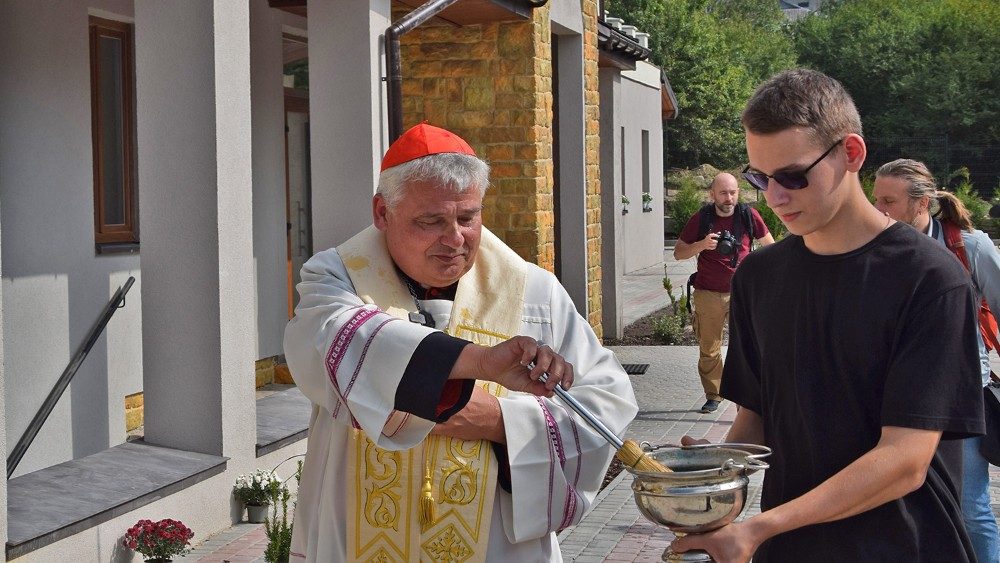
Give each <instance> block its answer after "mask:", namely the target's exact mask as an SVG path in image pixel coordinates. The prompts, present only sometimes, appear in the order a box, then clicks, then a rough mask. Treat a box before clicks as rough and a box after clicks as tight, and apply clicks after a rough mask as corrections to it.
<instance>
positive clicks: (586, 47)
mask: <svg viewBox="0 0 1000 563" xmlns="http://www.w3.org/2000/svg"><path fill="white" fill-rule="evenodd" d="M581 8H582V10H583V28H584V32H583V56H584V67H583V70H584V77H583V80H584V82H583V86H584V106H583V107H584V113H585V116H584V117H585V119H586V121H585V124H586V131H585V143H586V160H585V166H586V171H587V302H588V307H587V310H588V312H589V314H588V319H587V320H588V321H589V322H590V324H591V326H593V327H594V331H595V332H597V336H602V333H603V327H602V325H601V275H602V273H601V124H600V117H601V111H600V106H599V104H600V85H599V69H598V68H597V58H598V53H597V17H598V13H597V11H598V3H597V0H582V1H581Z"/></svg>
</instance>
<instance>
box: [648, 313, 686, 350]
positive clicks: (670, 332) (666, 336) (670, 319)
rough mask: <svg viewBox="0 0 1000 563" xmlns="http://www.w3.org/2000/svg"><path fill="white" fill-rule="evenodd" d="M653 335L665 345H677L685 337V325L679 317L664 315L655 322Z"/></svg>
mask: <svg viewBox="0 0 1000 563" xmlns="http://www.w3.org/2000/svg"><path fill="white" fill-rule="evenodd" d="M653 334H655V335H656V336H657V337H658V338H659V339H660V340H662V341H663V342H664V343H665V344H677V343H679V342H680V341H681V336H683V335H684V325H683V324H681V320H680V318H679V317H676V316H674V315H663V316H662V317H660V318H658V319H656V320H655V321H653Z"/></svg>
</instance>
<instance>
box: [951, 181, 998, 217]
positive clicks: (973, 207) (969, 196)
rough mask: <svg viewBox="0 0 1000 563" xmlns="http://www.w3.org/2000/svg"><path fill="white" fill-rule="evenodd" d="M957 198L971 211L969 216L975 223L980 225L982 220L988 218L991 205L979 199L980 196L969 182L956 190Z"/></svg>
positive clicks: (960, 185) (963, 183)
mask: <svg viewBox="0 0 1000 563" xmlns="http://www.w3.org/2000/svg"><path fill="white" fill-rule="evenodd" d="M955 197H957V198H958V199H959V200H960V201H961V202H962V204H964V205H965V208H966V209H968V210H969V215H971V216H972V221H973V222H975V223H977V224H978V222H979V221H980V220H982V219H986V218H987V213H989V211H990V204H989V203H987V202H986V201H984V200H983V198H981V197H979V194H977V193H976V191H975V190H974V189H973V188H972V184H970V183H969V182H962V183H961V184H959V185H958V187H957V188H955Z"/></svg>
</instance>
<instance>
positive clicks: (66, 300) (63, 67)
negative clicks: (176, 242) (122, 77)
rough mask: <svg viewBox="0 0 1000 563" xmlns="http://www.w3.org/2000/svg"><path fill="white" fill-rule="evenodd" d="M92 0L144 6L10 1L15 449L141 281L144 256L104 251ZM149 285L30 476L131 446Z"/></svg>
mask: <svg viewBox="0 0 1000 563" xmlns="http://www.w3.org/2000/svg"><path fill="white" fill-rule="evenodd" d="M88 6H89V7H90V8H96V9H98V10H100V13H99V15H101V16H102V17H114V16H121V18H122V19H125V20H128V19H130V18H131V16H132V2H131V1H130V0H91V1H89V2H86V3H85V2H80V1H75V0H64V1H56V0H52V1H46V2H34V1H31V0H4V1H3V2H0V69H3V72H0V200H2V201H3V206H2V208H0V225H3V237H2V249H0V253H2V256H3V274H2V279H3V282H2V283H3V289H2V296H3V304H2V309H3V334H4V335H5V337H6V346H5V351H6V353H5V354H4V356H3V373H4V374H5V377H6V388H5V395H4V399H5V404H6V426H7V444H8V447H10V448H12V447H13V446H14V444H15V442H16V441H17V439H18V438H19V437H20V436H21V433H22V432H23V431H24V429H25V428H26V427H27V425H28V422H29V421H30V420H31V418H32V416H34V414H35V411H36V410H37V408H38V407H39V406H40V405H41V403H42V401H43V400H44V398H45V396H46V395H47V394H48V392H49V390H50V389H51V388H52V385H53V384H54V383H55V381H56V380H57V379H58V378H59V375H60V374H61V373H62V371H63V370H64V369H65V368H66V365H67V364H68V363H69V360H70V356H71V355H72V354H73V352H74V351H75V349H76V348H77V347H78V346H79V345H80V343H81V342H82V340H83V339H84V336H85V335H86V333H87V331H88V330H89V329H90V327H91V325H92V324H93V323H94V321H95V320H96V318H97V316H98V314H99V313H100V311H101V309H102V308H103V307H104V305H105V304H106V303H107V301H108V300H109V299H110V297H111V295H112V293H114V291H115V289H117V287H118V285H120V284H121V283H123V282H124V279H125V278H127V277H128V276H129V275H134V276H136V278H137V279H138V278H139V274H138V267H139V257H138V255H120V254H119V255H103V256H96V255H95V251H94V216H93V209H94V201H93V170H92V166H93V165H92V152H91V122H90V119H91V109H90V61H89V39H88ZM139 166H140V167H141V163H140V164H139ZM140 229H141V225H140ZM139 289H140V286H139V283H136V285H135V286H133V288H132V291H131V292H130V293H129V296H128V298H127V300H126V303H127V305H126V307H125V308H124V309H121V310H119V311H118V313H117V314H116V315H115V317H114V318H113V319H112V321H111V324H110V325H109V326H108V331H107V334H106V335H105V336H102V337H101V339H100V340H98V342H97V344H96V345H95V347H94V349H93V351H92V352H91V353H90V356H89V357H88V358H87V360H86V361H85V362H84V363H83V365H82V367H81V368H80V370H79V372H78V373H77V375H76V378H75V379H74V382H73V384H72V385H71V386H70V388H69V389H68V390H67V391H66V393H65V394H64V395H63V398H62V399H61V400H60V401H59V403H58V405H57V407H56V409H55V411H54V412H53V413H52V415H51V416H50V417H49V420H48V421H47V422H46V424H45V426H44V427H43V428H42V431H41V433H40V434H39V435H38V438H36V440H35V445H34V446H33V447H32V448H30V449H29V450H28V452H27V455H26V456H25V457H24V460H23V461H22V462H21V465H20V466H19V468H18V471H17V473H16V474H18V475H19V474H23V473H26V472H29V471H33V470H36V469H39V468H42V467H46V466H49V465H52V464H55V463H59V462H62V461H66V460H68V459H72V458H77V457H81V456H85V455H88V454H91V453H94V452H97V451H100V450H102V449H105V448H107V447H108V446H110V445H114V444H118V443H121V442H123V441H124V440H125V428H124V426H125V421H124V418H125V415H124V404H123V399H124V395H126V394H129V393H134V392H136V391H139V390H141V386H142V382H141V377H142V369H141V368H142V366H141V361H140V358H141V355H142V342H141V338H140V331H139V326H140V320H141V313H140V311H141V307H140V300H139V293H140V292H139Z"/></svg>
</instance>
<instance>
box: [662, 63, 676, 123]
mask: <svg viewBox="0 0 1000 563" xmlns="http://www.w3.org/2000/svg"><path fill="white" fill-rule="evenodd" d="M660 99H661V103H662V106H663V119H677V114H679V113H680V112H681V108H680V106H678V105H677V96H676V95H674V89H673V88H672V87H671V86H670V81H669V80H667V73H665V72H663V69H660Z"/></svg>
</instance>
